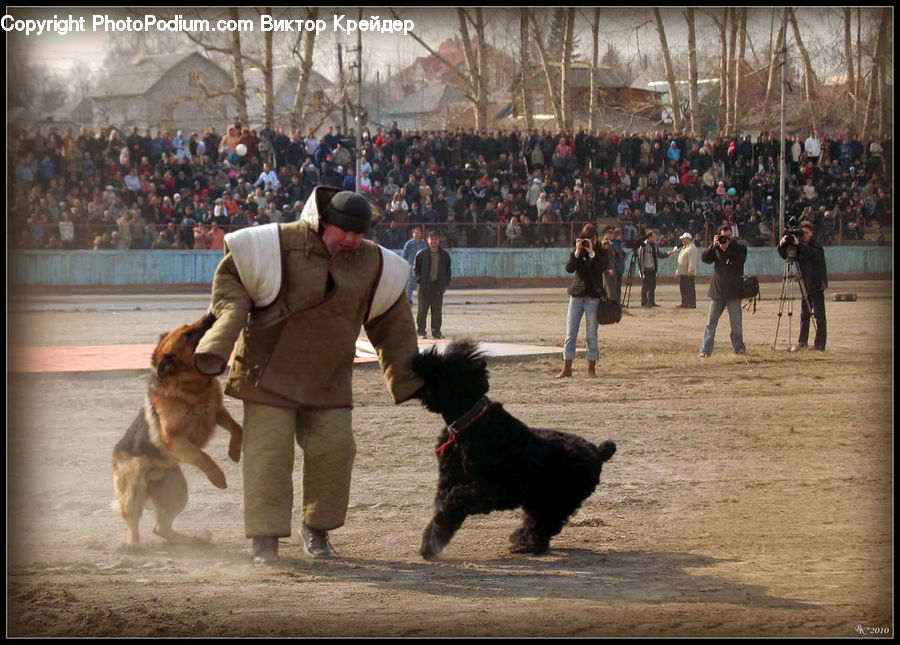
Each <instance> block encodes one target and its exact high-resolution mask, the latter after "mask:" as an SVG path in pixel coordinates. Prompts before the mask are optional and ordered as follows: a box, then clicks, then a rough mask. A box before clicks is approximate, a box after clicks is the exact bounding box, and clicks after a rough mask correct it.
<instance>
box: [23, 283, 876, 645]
mask: <svg viewBox="0 0 900 645" xmlns="http://www.w3.org/2000/svg"><path fill="white" fill-rule="evenodd" d="M779 286H780V285H779V284H774V283H768V284H764V285H763V295H764V297H765V299H764V300H763V301H762V302H761V303H760V306H759V308H758V311H757V313H756V314H755V315H749V314H745V315H744V335H745V340H746V342H747V346H748V350H749V351H748V354H747V355H745V356H736V355H734V354H733V352H731V351H730V347H729V341H728V321H727V314H726V316H725V317H723V319H722V321H721V322H720V325H719V333H718V338H717V344H716V351H715V353H714V354H713V356H712V357H711V358H709V359H707V360H701V359H698V358H697V357H696V354H697V351H698V349H699V344H700V339H701V335H702V330H703V326H704V324H705V315H706V311H705V306H706V303H707V301H706V299H705V297H704V296H705V287H699V288H698V292H699V295H700V297H699V304H700V308H699V309H697V310H693V311H687V310H681V309H676V308H674V305H675V304H677V302H678V300H677V295H676V291H677V290H676V288H675V287H674V286H673V285H664V286H661V287H660V288H659V298H658V301H659V302H660V303H661V304H662V305H663V306H662V308H659V309H654V310H649V311H648V310H643V309H640V308H638V309H636V310H631V311H630V312H629V314H628V315H626V316H625V317H624V318H623V320H622V322H621V323H620V324H618V325H614V326H608V327H602V328H601V330H600V350H601V361H600V373H601V375H600V378H598V379H596V380H588V379H587V378H585V376H584V373H585V363H584V361H583V360H578V361H576V363H575V369H576V375H575V378H572V379H567V380H564V381H556V380H553V378H552V376H553V375H554V374H555V373H556V372H557V371H558V370H559V367H560V362H561V360H559V359H540V360H530V361H513V362H499V361H498V362H492V363H491V393H490V395H491V397H492V398H493V399H494V400H498V401H501V402H503V403H504V404H505V405H506V407H507V409H509V410H510V411H511V412H512V413H513V414H515V415H516V416H518V417H519V418H521V419H522V420H524V421H525V422H527V423H529V424H531V425H533V426H536V427H541V426H542V427H552V428H556V429H560V430H566V431H572V432H577V433H579V434H581V435H582V436H584V437H586V438H588V439H590V440H591V441H595V442H597V441H600V440H602V439H605V438H611V439H613V440H615V441H616V443H617V444H618V452H617V453H616V455H615V456H614V457H613V459H612V460H611V461H610V462H609V463H608V464H607V465H606V467H605V468H604V472H603V476H602V478H601V482H600V485H599V486H598V488H597V491H596V492H595V493H594V494H593V495H592V496H591V497H590V498H588V500H587V501H586V503H585V505H584V506H583V507H582V508H581V510H580V511H579V512H578V513H577V515H576V516H574V517H573V519H572V521H571V523H570V524H569V525H568V526H566V527H565V528H564V529H563V531H562V533H561V534H560V535H559V536H558V537H557V538H556V539H555V540H554V541H553V542H552V544H551V547H552V550H551V552H550V553H548V554H547V555H544V556H514V555H511V554H509V553H508V552H507V547H508V543H507V536H508V535H509V533H510V532H511V531H512V530H513V529H514V528H515V527H516V525H517V517H518V516H517V513H515V512H506V513H494V514H491V515H487V516H477V517H473V518H470V519H469V520H467V521H466V523H465V524H464V526H463V528H462V530H461V531H460V532H459V533H458V534H457V536H456V538H455V539H454V540H453V542H451V544H450V545H449V546H448V548H447V550H446V551H445V552H444V554H443V555H442V557H441V558H440V559H439V560H437V561H435V562H431V563H429V562H425V561H423V560H422V559H421V558H419V556H418V555H417V554H416V549H417V547H418V543H419V538H420V535H421V531H422V529H423V527H424V526H425V524H426V523H427V521H428V520H429V517H430V512H431V508H432V500H433V494H434V485H435V481H436V475H437V469H436V462H435V456H434V455H433V449H434V445H435V441H436V437H437V434H438V431H439V430H440V425H441V421H440V420H439V418H438V417H436V416H434V415H431V414H429V413H428V412H426V411H425V410H423V409H422V408H421V407H420V406H419V405H417V404H416V403H415V402H410V403H406V404H404V405H401V406H393V405H392V404H391V401H390V399H389V396H388V394H387V392H386V390H385V387H384V383H383V379H382V377H381V375H380V372H379V371H378V370H377V369H359V370H357V372H356V374H355V379H354V383H355V396H356V408H355V410H354V425H355V430H356V437H357V444H358V455H357V460H356V466H355V470H354V480H353V488H352V493H351V502H350V511H349V516H348V520H347V523H346V525H345V526H344V527H343V528H341V529H340V530H337V531H334V532H333V533H332V536H331V540H332V544H333V546H334V548H335V550H336V552H337V554H338V555H337V557H335V558H334V559H331V560H328V561H312V560H309V559H306V558H305V557H304V556H303V553H302V548H301V547H300V546H299V544H298V543H297V542H296V541H295V540H296V537H294V538H291V539H285V540H283V541H282V545H281V553H282V556H283V559H282V560H281V562H280V563H279V564H278V565H276V566H269V567H266V566H264V567H258V566H253V565H251V564H250V563H249V557H248V553H249V541H248V540H247V539H246V538H245V537H244V532H243V517H242V512H243V501H242V477H241V472H240V465H235V464H232V463H231V462H230V461H229V460H228V459H227V455H226V451H227V439H226V436H227V433H225V432H224V431H219V433H218V434H217V435H216V436H215V437H214V438H213V440H212V442H211V443H210V446H209V448H208V451H209V453H210V454H211V455H212V456H213V457H214V458H215V459H216V461H217V462H218V463H219V464H220V465H221V466H222V468H223V470H224V471H225V474H226V476H227V478H228V482H229V487H228V489H227V490H224V491H220V490H218V489H215V488H213V486H212V485H211V484H210V483H209V482H208V481H207V480H206V479H205V477H204V476H203V475H202V474H201V473H200V472H199V471H198V470H196V469H193V468H192V467H190V466H187V467H185V473H186V476H187V478H188V483H189V487H190V495H191V498H190V501H189V502H188V507H187V509H186V510H185V511H184V513H183V514H182V515H181V516H180V517H179V518H178V520H176V528H179V529H180V530H183V531H186V532H189V533H195V534H204V533H205V532H207V531H208V532H209V533H210V534H211V536H212V543H211V545H210V546H209V547H207V548H187V547H174V546H169V545H167V544H166V543H165V542H164V541H162V540H161V539H160V538H158V537H156V536H154V535H152V534H151V533H150V524H151V522H152V518H151V515H152V512H153V511H147V512H145V515H144V519H143V522H142V525H141V529H142V539H143V541H144V542H145V545H146V546H145V547H144V548H143V549H142V550H141V551H139V552H136V553H129V552H123V551H122V550H120V547H121V545H122V543H123V539H124V533H125V530H124V529H125V525H124V522H123V520H122V519H121V517H120V516H119V515H118V513H117V512H115V511H113V510H112V509H111V507H110V502H111V501H112V499H113V491H112V481H111V473H110V457H111V452H112V447H113V445H114V444H115V443H116V441H117V440H118V439H119V437H120V436H121V434H122V433H123V432H124V430H125V428H127V426H128V425H129V423H130V422H131V420H132V419H133V417H134V415H135V413H136V411H137V409H138V407H139V405H140V403H141V399H142V396H143V392H144V390H145V388H146V380H147V376H146V374H143V373H140V374H139V373H135V372H124V373H94V374H12V375H10V379H9V383H8V405H9V408H8V415H9V418H8V424H9V425H8V431H7V432H8V434H7V468H8V477H7V485H8V487H7V537H8V560H7V616H8V617H7V635H9V636H81V637H86V636H276V635H281V636H370V637H388V636H395V637H403V636H406V637H412V636H418V637H428V636H544V637H552V636H680V637H686V636H792V637H804V636H823V637H853V636H862V635H869V636H871V635H876V634H878V633H886V635H889V636H893V629H894V624H893V577H892V575H893V554H892V544H893V528H892V527H893V525H892V519H893V518H892V514H893V497H892V489H893V463H892V457H893V436H892V430H893V417H892V403H891V392H892V387H893V374H892V363H893V329H892V322H893V318H892V316H893V313H892V304H893V299H892V283H891V282H890V281H865V282H862V281H861V282H853V283H833V284H832V289H831V290H830V291H829V293H830V294H834V293H844V292H854V293H858V294H859V295H860V299H859V301H858V302H833V301H831V300H829V301H828V302H827V313H828V331H829V337H828V351H826V352H825V353H823V354H820V353H814V352H804V353H801V354H789V353H787V352H786V351H784V349H785V346H786V344H787V338H786V329H785V327H786V320H784V318H786V317H784V318H783V319H782V320H783V322H782V326H781V330H780V335H779V348H778V349H777V350H773V349H772V342H773V338H774V335H775V327H776V320H777V317H776V315H775V312H776V311H777V301H776V300H773V298H775V297H777V295H778V290H779ZM636 295H638V296H639V294H636ZM139 300H140V303H139V304H138V305H135V304H134V302H132V301H128V302H126V303H125V304H123V305H122V306H121V307H118V308H117V307H116V306H112V305H111V306H104V307H90V306H87V307H83V308H80V310H79V311H74V310H72V309H71V303H70V304H69V309H68V310H67V309H66V307H65V306H56V305H52V306H46V307H44V306H38V304H36V303H38V301H37V300H35V301H32V302H31V304H30V305H25V306H20V307H15V306H13V307H12V309H11V313H10V317H9V321H8V322H9V325H10V332H9V339H8V340H9V342H10V344H12V345H16V344H41V345H65V344H114V343H146V342H154V341H155V339H156V338H157V337H158V334H159V333H160V332H162V331H166V330H168V329H171V328H173V327H175V326H177V325H179V324H182V323H184V322H189V321H192V320H195V319H196V318H197V317H199V316H200V315H201V313H202V310H203V309H204V307H205V305H204V303H203V302H202V299H198V298H194V299H191V298H185V299H184V300H183V301H182V300H178V299H176V298H171V297H169V298H168V299H159V300H160V301H161V302H162V303H163V304H159V302H156V301H155V299H154V298H153V297H152V296H144V297H142V299H139ZM566 302H567V298H566V296H565V293H564V290H537V291H529V290H516V291H493V292H478V293H474V292H473V293H468V292H451V294H450V296H449V297H448V302H447V305H446V306H445V323H444V332H445V334H447V335H449V336H454V337H462V336H468V337H472V338H475V339H479V340H485V341H516V342H527V343H530V344H540V345H547V346H550V347H561V345H562V341H563V336H564V332H565V317H566ZM12 304H13V303H11V305H12ZM135 306H140V307H141V309H139V310H138V309H135V308H134V307H135ZM797 310H798V312H799V306H798V307H797ZM794 319H795V320H794V321H793V329H792V333H793V336H794V337H796V333H797V325H798V324H799V315H796V316H794ZM579 348H580V349H583V337H582V338H580V339H579ZM228 407H229V409H230V410H231V411H232V412H233V413H234V414H235V416H236V417H237V418H238V419H240V418H241V417H242V414H241V407H240V405H239V402H237V401H234V400H229V402H228ZM296 459H297V461H298V465H299V462H300V461H301V460H302V456H301V453H300V451H299V450H298V451H297V457H296ZM295 482H296V490H297V498H296V500H295V501H297V502H298V501H299V491H300V486H299V469H297V470H295ZM296 517H297V514H295V520H296ZM875 630H886V631H881V632H879V631H875Z"/></svg>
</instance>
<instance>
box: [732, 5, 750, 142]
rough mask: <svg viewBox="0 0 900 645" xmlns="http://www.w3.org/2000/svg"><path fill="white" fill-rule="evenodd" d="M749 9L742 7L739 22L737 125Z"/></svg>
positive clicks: (736, 94)
mask: <svg viewBox="0 0 900 645" xmlns="http://www.w3.org/2000/svg"><path fill="white" fill-rule="evenodd" d="M747 11H748V9H747V7H742V8H741V9H740V22H739V24H738V57H737V60H736V61H735V69H734V108H733V120H734V125H735V126H737V124H738V123H739V122H740V120H741V114H740V105H741V86H742V85H743V81H742V79H743V76H744V52H745V48H746V46H747ZM736 22H737V21H736Z"/></svg>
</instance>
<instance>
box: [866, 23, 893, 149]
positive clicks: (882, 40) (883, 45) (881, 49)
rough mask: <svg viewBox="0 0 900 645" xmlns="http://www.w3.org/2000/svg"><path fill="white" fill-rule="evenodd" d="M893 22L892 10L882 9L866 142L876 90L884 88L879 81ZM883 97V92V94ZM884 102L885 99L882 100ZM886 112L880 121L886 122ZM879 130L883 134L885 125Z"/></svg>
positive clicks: (871, 72)
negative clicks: (890, 25) (889, 27)
mask: <svg viewBox="0 0 900 645" xmlns="http://www.w3.org/2000/svg"><path fill="white" fill-rule="evenodd" d="M890 20H891V9H890V8H887V7H885V8H882V10H881V22H880V23H879V25H878V36H877V38H876V40H875V54H874V55H873V56H872V69H871V71H870V72H869V93H868V99H867V101H866V114H865V118H864V120H863V126H862V133H861V136H860V139H861V140H863V141H865V140H866V139H867V138H868V137H869V130H870V128H871V126H872V118H873V116H874V114H873V113H874V110H875V95H876V93H877V90H876V88H878V87H882V85H881V84H880V83H879V81H882V82H883V79H880V78H879V77H880V76H883V74H884V65H885V62H886V50H887V36H888V34H887V32H888V25H889V24H890ZM882 95H883V92H882ZM882 100H883V99H882ZM884 120H885V118H884V111H883V109H882V111H881V113H880V118H879V121H884ZM879 130H880V131H881V132H883V131H884V130H885V128H884V124H883V123H881V124H880V127H879Z"/></svg>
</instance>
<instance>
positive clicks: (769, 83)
mask: <svg viewBox="0 0 900 645" xmlns="http://www.w3.org/2000/svg"><path fill="white" fill-rule="evenodd" d="M787 19H788V10H787V7H785V8H784V11H782V12H781V24H780V25H779V26H778V40H777V42H776V43H775V49H773V50H772V51H771V52H770V58H769V75H768V79H767V80H766V97H765V100H764V102H765V103H766V104H767V105H768V103H769V99H770V98H771V96H772V87H773V85H774V83H775V67H776V62H777V61H778V57H779V56H780V55H781V50H782V49H784V34H785V31H784V28H785V25H786V24H787Z"/></svg>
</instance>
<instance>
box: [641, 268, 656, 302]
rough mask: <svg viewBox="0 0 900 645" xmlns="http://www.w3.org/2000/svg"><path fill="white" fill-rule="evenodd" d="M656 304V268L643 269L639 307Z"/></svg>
mask: <svg viewBox="0 0 900 645" xmlns="http://www.w3.org/2000/svg"><path fill="white" fill-rule="evenodd" d="M655 304H656V269H644V281H643V283H642V284H641V307H652V306H653V305H655Z"/></svg>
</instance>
